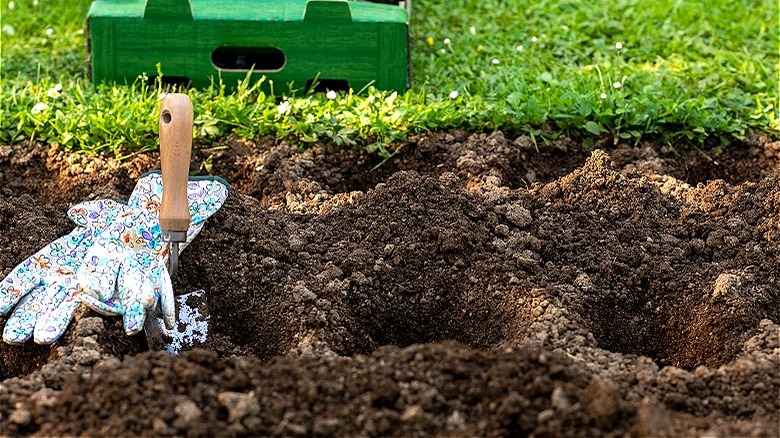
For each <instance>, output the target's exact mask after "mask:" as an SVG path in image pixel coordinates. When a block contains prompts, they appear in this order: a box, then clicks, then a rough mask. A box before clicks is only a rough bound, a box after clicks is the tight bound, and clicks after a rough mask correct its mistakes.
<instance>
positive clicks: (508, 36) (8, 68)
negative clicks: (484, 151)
mask: <svg viewBox="0 0 780 438" xmlns="http://www.w3.org/2000/svg"><path fill="white" fill-rule="evenodd" d="M89 5H90V1H89V0H73V1H68V2H59V1H54V0H14V1H8V0H3V3H2V8H1V9H0V11H1V12H2V16H1V17H0V18H1V20H2V33H1V35H2V78H1V79H0V87H2V95H1V97H0V142H3V143H8V142H12V141H20V140H22V139H33V140H41V141H46V142H49V143H58V144H60V145H62V146H64V147H66V148H72V149H73V150H76V151H107V152H110V153H113V154H116V155H118V156H121V155H123V154H127V153H131V152H134V151H138V150H150V149H155V148H156V147H157V145H156V143H155V142H156V137H157V134H156V129H157V126H156V122H157V121H156V116H155V112H156V110H157V106H158V104H157V99H158V95H159V93H160V92H162V91H163V90H162V89H159V88H157V89H155V87H147V86H146V85H144V84H142V83H141V82H142V81H139V82H138V83H136V84H133V85H101V86H98V87H95V86H93V85H92V84H91V83H90V82H89V81H88V80H87V77H86V56H87V53H86V35H85V33H84V32H85V29H86V27H85V17H86V12H87V10H88V8H89ZM414 6H415V10H414V11H413V14H412V15H413V16H412V23H411V27H410V32H411V35H410V38H411V49H412V75H413V86H412V89H411V90H410V91H409V92H407V93H405V94H396V93H388V92H383V91H379V90H373V89H371V90H366V91H363V92H362V93H360V94H356V92H357V90H356V92H355V93H345V94H340V95H339V96H337V97H336V98H335V99H329V98H328V97H327V96H325V95H324V94H319V93H318V94H309V95H285V94H282V93H279V92H278V91H277V95H267V94H266V93H264V92H262V91H261V90H260V88H259V87H258V84H256V83H249V82H248V81H245V82H244V83H243V84H242V85H241V86H240V87H239V89H238V90H237V91H236V92H232V93H227V92H225V91H224V88H223V87H220V85H219V83H217V84H216V85H214V86H212V87H211V88H209V89H205V90H189V91H188V93H189V94H190V96H191V97H192V99H193V102H194V104H195V114H196V130H197V132H196V136H198V137H200V138H201V139H202V140H203V141H205V142H206V143H208V142H210V141H211V140H213V139H215V138H219V137H222V136H225V135H227V134H228V133H230V132H236V133H237V134H238V135H241V136H244V137H248V138H255V137H257V136H259V135H265V134H275V135H278V136H280V137H283V138H286V139H288V140H289V141H296V142H300V143H301V144H307V143H311V142H314V141H319V140H326V139H330V140H333V141H335V142H336V143H338V144H342V145H345V146H354V147H365V148H368V149H369V150H370V151H373V152H377V153H379V154H380V155H382V156H385V157H388V156H390V155H392V153H393V149H392V148H393V144H394V142H396V141H397V140H402V139H404V138H406V137H407V136H408V135H410V134H414V133H419V132H424V131H429V130H442V129H453V128H466V129H469V130H472V131H482V130H493V129H503V130H506V131H508V132H511V133H529V134H531V135H532V136H533V138H535V139H536V140H537V141H542V140H544V139H548V138H552V137H555V136H556V135H559V134H560V133H566V134H567V135H572V136H576V137H582V138H583V140H584V144H585V145H586V146H587V145H588V144H590V143H591V142H592V141H593V139H594V138H595V137H597V136H604V135H606V136H611V137H613V138H615V140H616V141H618V140H624V141H628V142H635V141H638V140H640V139H641V138H643V137H645V136H648V135H649V136H654V137H657V138H661V139H663V140H664V141H666V142H668V143H670V144H674V145H680V144H691V145H693V146H697V145H700V144H703V143H704V142H705V141H706V140H708V139H713V138H714V139H719V140H721V141H723V142H725V143H728V141H730V140H731V139H735V138H736V139H739V138H741V137H742V136H744V135H745V133H746V132H747V130H756V131H766V132H770V133H772V134H773V135H778V132H780V112H778V67H779V66H780V62H779V61H778V47H779V46H780V42H779V36H778V33H779V32H780V27H779V25H778V7H777V2H776V1H774V0H762V1H758V2H755V1H746V0H741V1H731V0H707V1H705V0H698V1H696V0H679V1H661V0H655V1H639V0H633V1H628V0H625V1H592V2H579V1H573V0H570V1H544V0H541V1H534V2H530V1H525V0H515V1H500V0H482V1H476V0H464V1H460V2H446V1H443V0H422V1H417V2H415V3H414ZM162 72H163V73H164V72H165V68H164V65H163V66H162ZM149 73H150V74H154V72H149ZM57 84H61V89H60V87H59V86H58V85H57ZM277 88H278V87H277Z"/></svg>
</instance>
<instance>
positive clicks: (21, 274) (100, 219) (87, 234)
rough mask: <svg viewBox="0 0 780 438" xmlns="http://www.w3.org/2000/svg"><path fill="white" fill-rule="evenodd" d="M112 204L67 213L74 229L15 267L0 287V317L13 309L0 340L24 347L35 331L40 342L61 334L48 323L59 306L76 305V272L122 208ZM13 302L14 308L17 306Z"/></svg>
mask: <svg viewBox="0 0 780 438" xmlns="http://www.w3.org/2000/svg"><path fill="white" fill-rule="evenodd" d="M127 208H128V207H127V206H126V205H125V204H123V203H120V202H117V201H114V200H98V201H88V202H84V203H81V204H78V205H75V206H73V207H71V208H70V210H68V217H70V219H71V220H72V221H73V222H75V223H76V225H77V227H76V228H75V229H74V230H73V231H71V232H70V233H69V234H67V235H65V236H63V237H60V238H59V239H57V240H55V241H54V242H52V243H50V244H49V245H47V246H45V247H44V248H43V249H41V250H40V251H38V252H37V253H35V254H33V255H32V256H31V257H29V258H28V259H26V260H25V261H23V262H22V263H20V264H19V265H18V266H17V267H16V268H14V269H13V270H12V271H11V273H10V274H8V276H7V277H6V278H5V279H4V280H3V281H2V283H0V314H3V315H4V314H6V313H8V312H9V311H10V310H11V309H12V308H13V307H14V306H16V309H15V310H14V312H13V313H12V314H11V316H10V317H9V318H8V320H7V321H6V324H5V328H4V330H3V340H4V341H5V342H8V343H10V344H20V343H24V342H26V341H27V340H29V339H30V337H31V336H32V335H33V333H35V340H36V342H39V343H46V342H53V341H54V340H55V339H56V338H58V337H59V335H57V336H56V337H55V338H54V339H52V338H51V336H50V335H49V334H50V333H53V332H59V333H61V332H62V331H61V330H59V328H57V327H51V326H49V325H47V323H50V321H48V318H47V317H48V315H50V314H51V313H52V312H53V311H54V310H55V309H56V308H57V307H58V306H60V305H61V304H62V303H78V302H79V301H80V299H79V295H80V294H81V292H82V290H81V288H80V287H79V282H78V280H77V278H76V277H77V276H76V271H77V269H78V268H79V266H80V265H81V264H82V262H83V259H84V255H85V254H86V253H87V250H88V249H89V248H90V246H91V245H92V243H93V242H94V241H95V239H96V238H97V236H99V235H100V233H101V232H102V231H103V230H104V229H105V228H106V225H107V224H108V223H110V222H113V221H114V220H115V219H116V217H118V216H119V215H121V214H122V213H124V212H125V211H126V210H127ZM17 303H18V305H17Z"/></svg>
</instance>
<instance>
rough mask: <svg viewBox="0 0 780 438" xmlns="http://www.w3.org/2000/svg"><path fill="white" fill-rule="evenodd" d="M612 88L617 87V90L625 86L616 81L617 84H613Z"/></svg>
mask: <svg viewBox="0 0 780 438" xmlns="http://www.w3.org/2000/svg"><path fill="white" fill-rule="evenodd" d="M612 86H613V87H615V88H620V87H622V86H623V84H621V83H620V81H615V83H614V84H612Z"/></svg>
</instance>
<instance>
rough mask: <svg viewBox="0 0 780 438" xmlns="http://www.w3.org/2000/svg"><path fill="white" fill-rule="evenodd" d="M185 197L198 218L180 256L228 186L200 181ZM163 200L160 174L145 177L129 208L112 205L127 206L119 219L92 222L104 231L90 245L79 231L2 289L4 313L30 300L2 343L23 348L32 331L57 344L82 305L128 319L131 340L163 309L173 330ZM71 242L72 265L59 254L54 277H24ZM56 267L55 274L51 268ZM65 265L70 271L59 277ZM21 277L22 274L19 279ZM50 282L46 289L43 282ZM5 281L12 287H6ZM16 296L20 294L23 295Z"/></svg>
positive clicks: (46, 250)
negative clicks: (161, 214) (149, 317)
mask: <svg viewBox="0 0 780 438" xmlns="http://www.w3.org/2000/svg"><path fill="white" fill-rule="evenodd" d="M187 194H188V203H189V207H190V214H191V215H192V219H191V222H190V228H189V230H188V233H187V241H186V242H185V243H184V244H182V245H180V250H179V251H180V252H181V250H183V249H184V247H186V244H187V243H189V242H191V241H192V239H193V238H194V237H195V236H196V235H197V234H198V233H199V232H200V230H201V228H202V227H203V223H204V222H205V221H206V219H208V218H209V217H210V216H211V215H212V214H214V213H215V212H216V211H217V210H218V209H219V208H220V207H221V206H222V204H223V203H224V201H225V199H226V198H227V195H228V185H227V183H225V182H224V181H221V180H218V179H206V178H196V179H192V180H190V182H189V183H188V187H187ZM161 199H162V177H161V175H160V174H159V173H150V174H147V175H145V176H144V177H142V178H141V179H140V180H139V181H138V184H137V185H136V187H135V189H134V190H133V193H132V195H131V196H130V201H129V203H128V205H126V206H124V205H121V204H118V203H116V202H115V201H111V202H113V203H114V205H118V206H121V207H119V208H118V209H117V210H116V212H115V213H111V214H104V215H103V216H99V215H98V218H99V219H100V220H98V221H94V220H93V222H89V224H97V225H100V229H99V230H98V229H96V230H94V231H91V232H89V233H86V234H88V236H89V239H84V238H78V237H77V236H81V234H79V233H82V234H83V232H81V231H80V229H79V228H77V229H76V230H74V232H73V233H71V234H69V235H68V236H65V237H63V238H61V239H59V240H57V241H55V242H53V243H52V244H50V245H49V246H47V247H46V248H44V249H43V250H41V251H39V253H36V255H34V256H33V257H31V258H30V259H28V260H27V261H25V262H23V263H22V264H21V265H19V267H17V268H16V269H15V270H14V271H13V272H12V273H11V275H9V277H8V278H7V279H6V280H5V282H3V288H4V289H0V297H5V296H6V295H7V296H8V297H11V298H10V299H9V300H8V303H7V304H5V305H4V302H5V300H4V299H0V312H3V313H5V312H7V311H8V310H10V308H11V307H12V306H13V305H14V303H15V302H16V301H15V300H12V298H13V297H14V296H21V295H25V294H26V295H25V298H24V299H22V302H21V303H20V305H19V306H17V309H16V310H15V311H14V313H13V314H12V316H11V318H9V320H8V322H7V323H6V329H5V332H4V336H3V339H4V340H5V341H6V342H9V343H22V342H25V341H26V340H28V339H29V338H30V334H31V333H33V332H34V333H33V337H34V339H35V342H37V343H42V344H46V343H51V342H54V341H56V340H57V339H59V337H60V336H61V335H62V333H64V332H65V329H66V328H67V326H68V325H69V324H70V321H71V320H72V318H73V314H74V312H75V310H76V309H77V308H78V307H79V306H80V305H81V304H86V305H87V306H89V307H91V308H93V309H94V310H96V311H98V312H100V313H103V314H106V315H123V316H124V327H125V331H126V333H128V334H135V333H137V332H139V331H140V330H141V329H142V328H143V324H144V321H145V320H146V317H147V314H152V313H153V312H154V311H155V309H156V307H157V305H158V303H159V305H160V307H161V309H162V313H163V319H164V321H165V324H166V326H168V327H169V328H170V327H172V326H173V324H174V323H175V310H174V300H173V289H172V287H171V279H170V276H169V275H168V272H167V270H166V268H165V264H166V262H167V258H168V250H169V246H168V245H166V244H165V243H164V242H163V239H162V232H161V230H160V225H159V221H158V219H157V215H158V213H159V206H160V200H161ZM103 202H108V201H103ZM82 205H84V204H82ZM74 208H75V207H74ZM72 210H73V209H72ZM87 216H89V217H92V216H94V214H93V215H89V214H88V215H87ZM71 218H74V215H71ZM76 219H79V220H82V219H83V218H82V216H76V217H75V218H74V221H76V223H77V224H80V222H79V221H78V220H76ZM73 234H76V237H72V235H73ZM68 238H72V239H73V240H74V241H75V240H78V244H77V245H76V247H77V248H78V251H76V252H73V257H70V258H67V261H68V262H67V263H64V262H63V261H62V259H61V257H59V256H54V255H53V256H52V257H50V258H49V259H50V260H52V259H55V260H56V263H49V265H48V266H46V268H45V270H46V273H47V274H48V276H46V275H42V274H40V271H41V269H37V270H36V271H35V272H36V273H35V274H32V275H28V274H27V273H26V272H27V271H28V270H29V269H28V268H25V267H24V266H30V265H34V264H35V263H37V262H36V260H39V259H40V255H47V254H52V249H54V252H55V253H56V254H58V255H59V254H60V252H59V251H57V250H56V248H55V247H56V246H57V244H58V243H59V244H61V241H62V240H63V239H68ZM36 256H39V259H36ZM55 265H56V266H57V267H56V268H54V269H53V274H51V273H50V272H49V271H52V269H51V266H55ZM35 266H37V265H35ZM61 266H66V268H67V269H66V270H65V271H60V272H58V271H57V269H59V268H60V267H61ZM17 271H19V273H20V275H15V274H18V273H17ZM44 277H45V278H47V281H46V282H41V281H40V280H37V278H44ZM17 278H18V279H19V280H17ZM9 279H11V280H13V281H11V282H9ZM6 282H9V284H12V285H13V286H11V287H10V288H8V287H6ZM11 288H16V289H14V291H11V292H6V294H5V295H3V291H5V290H9V291H10V290H11ZM16 290H18V291H20V292H19V293H18V294H17V293H16ZM22 291H24V293H22ZM36 291H38V292H36ZM32 292H35V293H32ZM60 298H62V299H60ZM17 300H18V299H17Z"/></svg>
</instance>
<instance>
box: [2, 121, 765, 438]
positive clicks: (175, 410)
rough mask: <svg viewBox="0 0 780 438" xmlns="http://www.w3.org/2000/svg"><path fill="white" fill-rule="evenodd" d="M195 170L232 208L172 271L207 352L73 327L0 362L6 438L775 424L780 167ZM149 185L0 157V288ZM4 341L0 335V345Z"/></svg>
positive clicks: (474, 143) (233, 162)
mask: <svg viewBox="0 0 780 438" xmlns="http://www.w3.org/2000/svg"><path fill="white" fill-rule="evenodd" d="M227 143H229V146H230V148H229V149H227V150H225V149H223V148H221V147H220V146H222V145H221V144H217V145H211V147H206V146H200V147H198V148H197V149H196V151H195V153H194V162H193V170H201V171H203V169H205V168H206V167H207V166H206V164H208V163H211V164H210V166H213V167H211V168H210V169H211V172H212V173H214V174H217V175H220V176H222V177H223V178H225V179H227V180H228V181H229V182H230V183H231V184H232V186H233V189H234V190H233V192H232V194H231V196H230V197H229V199H228V201H227V202H226V204H225V205H224V207H223V208H222V209H221V210H220V211H219V212H218V213H217V214H216V215H215V216H214V217H213V218H211V219H210V220H209V222H208V223H207V225H206V227H205V228H204V230H203V232H202V233H201V234H200V236H198V238H197V239H196V241H195V242H194V243H193V244H192V245H191V246H190V247H189V248H188V249H187V251H186V252H185V254H184V255H183V257H182V259H181V266H180V271H179V274H178V276H177V278H176V279H175V282H174V288H175V289H176V290H177V291H190V290H195V289H205V290H206V291H207V294H208V304H209V310H210V312H211V315H212V324H211V327H210V333H209V340H208V341H207V344H206V346H205V347H206V348H205V349H199V350H194V351H191V352H187V353H185V354H183V355H182V356H180V357H174V356H170V355H167V354H165V353H161V352H142V351H143V350H145V349H146V344H145V341H144V339H143V337H134V338H127V337H126V336H124V334H122V333H121V324H119V321H117V320H116V319H111V318H104V317H100V316H97V315H95V314H92V313H90V312H83V313H82V314H80V315H77V320H76V322H74V324H73V327H72V328H71V329H70V330H69V331H68V332H67V334H66V336H65V338H64V339H62V340H61V341H58V342H57V343H56V344H54V345H53V346H50V347H49V346H36V345H27V346H8V345H2V346H0V358H2V359H3V361H2V362H0V378H2V379H4V380H2V383H0V430H4V431H7V433H9V434H13V435H40V436H49V435H79V434H84V435H112V436H113V435H160V436H174V435H212V436H213V435H219V436H224V435H231V436H234V435H235V436H241V435H401V436H408V435H457V436H474V435H479V436H483V435H507V434H537V435H562V434H571V433H575V434H577V435H586V436H591V435H625V434H631V435H653V436H679V435H702V434H708V435H712V434H714V435H721V436H722V435H758V436H774V435H776V434H777V424H778V422H779V421H780V399H778V397H777V394H778V390H780V375H778V374H780V371H779V370H780V339H778V325H777V322H778V321H780V289H778V288H777V285H778V284H780V263H778V262H780V247H779V245H778V243H779V242H780V215H779V213H780V171H779V170H780V164H779V163H780V142H777V141H773V140H772V139H770V138H766V137H762V136H756V137H753V138H751V139H749V140H748V141H746V142H744V143H742V144H737V145H732V146H731V147H729V148H720V149H711V150H698V151H697V150H692V151H688V150H687V149H686V152H678V151H675V150H672V149H668V148H665V147H662V146H659V145H655V144H652V143H648V144H643V145H640V146H639V147H636V148H630V147H626V146H616V147H607V146H604V149H603V150H602V149H599V150H595V151H593V152H592V153H591V152H589V151H584V150H582V149H581V148H580V147H579V145H578V144H576V142H574V141H572V140H570V139H566V138H561V139H559V140H558V141H557V142H556V143H555V144H553V145H546V146H540V150H539V151H537V150H536V149H535V147H534V145H533V144H532V142H531V141H530V139H529V138H526V137H519V138H514V139H509V138H506V137H505V136H504V134H502V133H500V132H496V133H492V134H481V135H470V134H467V133H464V132H453V133H442V134H434V135H430V136H422V137H419V138H414V139H412V140H410V141H409V142H408V143H407V144H405V145H403V148H402V150H401V152H400V153H399V155H398V156H397V158H396V159H394V160H393V161H390V162H388V163H386V164H384V165H383V166H380V167H379V168H378V169H375V170H372V169H374V167H375V166H376V165H377V164H378V161H377V160H376V158H374V157H370V156H367V155H365V154H362V153H360V152H353V151H341V150H337V149H335V148H332V147H329V146H328V145H319V146H317V147H314V148H312V149H309V150H307V151H305V152H303V153H300V152H299V151H297V149H296V148H294V147H292V146H290V145H287V144H284V143H282V144H276V143H275V142H274V141H273V139H271V138H264V139H261V140H260V141H258V142H250V141H246V140H241V139H235V138H231V139H229V140H228V141H227ZM156 163H157V158H156V157H155V156H154V155H145V156H139V157H136V158H133V159H131V160H128V161H125V162H122V163H118V162H116V161H115V160H111V159H105V158H100V157H84V156H73V155H68V154H66V153H64V152H61V151H57V150H54V149H44V148H41V147H39V146H32V147H31V145H17V146H0V181H2V185H3V187H4V189H3V192H2V196H0V249H2V251H0V275H3V276H4V275H6V274H7V273H8V272H9V271H10V270H11V269H12V268H13V267H14V266H15V265H16V264H17V263H19V262H20V261H21V260H23V259H24V258H25V257H27V256H29V255H30V254H32V253H33V252H35V251H36V250H37V249H39V248H40V247H41V246H43V245H44V244H45V243H47V242H49V241H51V240H53V239H55V238H56V237H57V236H59V235H62V234H64V233H66V232H67V231H69V230H70V229H71V227H72V225H70V224H69V223H68V221H67V218H66V217H65V211H66V208H67V205H68V204H69V203H73V202H78V201H81V200H84V199H91V198H96V197H103V196H112V197H127V196H128V194H129V192H130V190H132V186H133V184H134V182H135V180H136V179H137V178H138V177H139V176H140V175H141V174H142V173H143V172H145V171H148V170H151V169H152V168H153V167H154V166H155V164H156ZM3 322H4V318H2V317H0V323H3Z"/></svg>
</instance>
